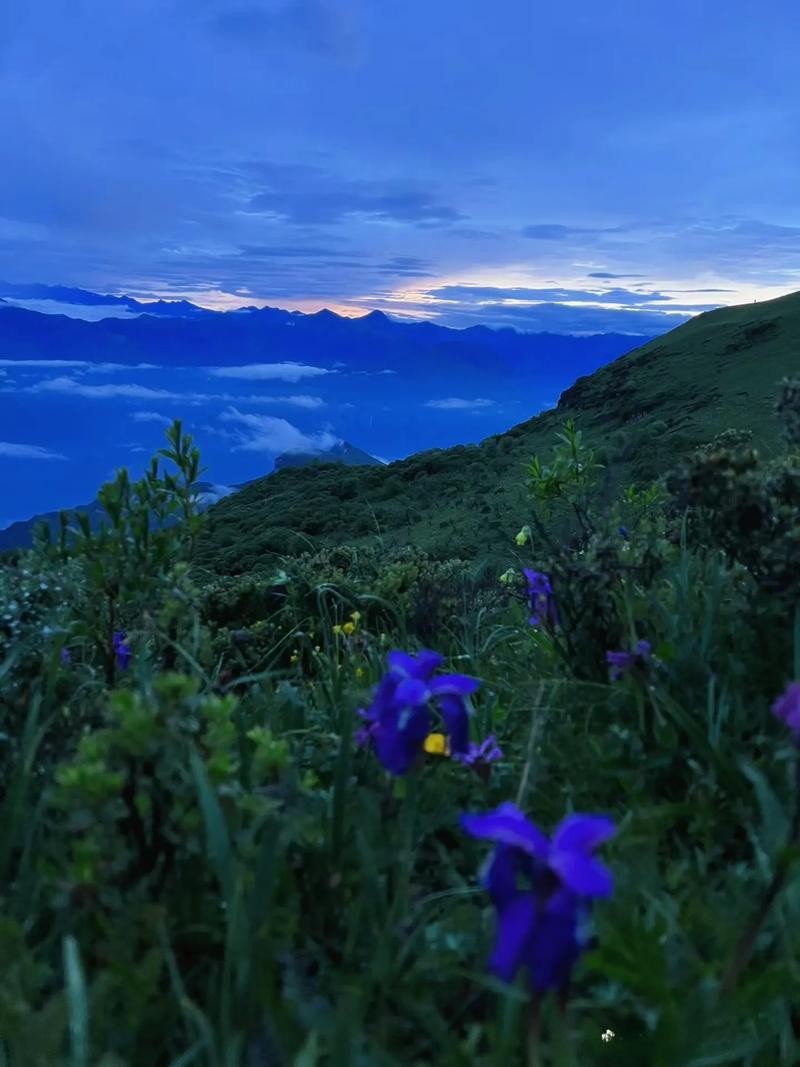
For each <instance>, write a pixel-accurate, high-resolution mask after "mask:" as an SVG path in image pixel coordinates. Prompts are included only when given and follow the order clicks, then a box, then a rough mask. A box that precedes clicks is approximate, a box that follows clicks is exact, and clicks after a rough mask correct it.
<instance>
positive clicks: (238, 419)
mask: <svg viewBox="0 0 800 1067" xmlns="http://www.w3.org/2000/svg"><path fill="white" fill-rule="evenodd" d="M220 420H221V421H222V422H226V423H233V424H235V425H236V426H237V427H242V429H241V430H240V431H238V432H237V433H236V434H235V439H236V440H235V444H234V446H233V448H234V451H237V452H275V453H280V452H289V451H300V452H306V451H310V452H314V451H319V450H324V449H328V448H332V447H333V445H335V444H338V443H339V441H340V438H338V437H336V435H335V434H332V433H330V432H329V431H327V430H323V431H320V432H318V433H313V434H306V433H303V431H302V430H299V429H298V428H297V427H296V426H293V425H292V423H290V422H288V421H287V420H286V419H279V418H275V417H274V416H272V415H249V414H245V413H243V412H241V411H239V410H237V409H236V408H234V407H231V408H228V409H227V410H226V411H224V412H223V413H222V414H221V415H220Z"/></svg>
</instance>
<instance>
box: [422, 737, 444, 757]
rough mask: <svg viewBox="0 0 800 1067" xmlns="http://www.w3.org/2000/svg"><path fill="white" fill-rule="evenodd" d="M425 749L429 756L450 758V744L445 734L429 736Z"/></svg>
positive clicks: (426, 739)
mask: <svg viewBox="0 0 800 1067" xmlns="http://www.w3.org/2000/svg"><path fill="white" fill-rule="evenodd" d="M423 748H424V749H425V751H426V752H427V753H428V755H429V756H449V755H450V742H449V741H448V740H447V738H446V737H445V735H444V734H428V736H427V737H426V738H425V744H424V745H423Z"/></svg>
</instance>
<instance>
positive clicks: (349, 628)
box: [342, 622, 356, 637]
mask: <svg viewBox="0 0 800 1067" xmlns="http://www.w3.org/2000/svg"><path fill="white" fill-rule="evenodd" d="M355 628H356V624H355V623H354V622H346V623H345V624H344V626H343V627H342V630H343V631H344V632H345V633H346V634H347V636H348V637H349V636H350V635H351V634H352V633H354V632H355Z"/></svg>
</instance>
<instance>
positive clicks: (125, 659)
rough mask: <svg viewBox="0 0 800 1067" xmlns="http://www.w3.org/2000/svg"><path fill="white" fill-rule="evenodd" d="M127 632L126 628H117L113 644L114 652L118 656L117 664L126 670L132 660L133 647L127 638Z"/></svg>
mask: <svg viewBox="0 0 800 1067" xmlns="http://www.w3.org/2000/svg"><path fill="white" fill-rule="evenodd" d="M125 638H126V634H125V631H124V630H115V631H114V636H113V638H112V644H113V646H114V652H115V653H116V657H117V666H118V667H119V669H120V670H122V671H124V670H125V669H126V668H127V666H128V664H129V663H130V661H131V648H130V645H129V644H128V642H127V641H126V640H125Z"/></svg>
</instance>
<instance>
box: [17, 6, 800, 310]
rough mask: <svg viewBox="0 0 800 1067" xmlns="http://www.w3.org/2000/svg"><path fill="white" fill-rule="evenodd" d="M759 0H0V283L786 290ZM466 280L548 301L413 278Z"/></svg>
mask: <svg viewBox="0 0 800 1067" xmlns="http://www.w3.org/2000/svg"><path fill="white" fill-rule="evenodd" d="M780 6H785V8H786V11H785V14H786V16H787V17H786V18H778V17H777V16H776V17H774V18H771V19H769V20H765V19H763V18H762V17H760V16H759V14H758V13H756V12H754V11H753V10H752V8H751V6H749V5H748V4H746V3H745V0H733V2H732V3H731V4H729V5H728V7H727V8H726V13H725V18H724V19H721V18H719V15H718V12H715V11H713V10H711V8H710V7H709V6H708V5H706V6H705V7H704V6H703V5H697V4H696V3H692V2H690V0H677V2H676V3H675V4H673V5H672V6H671V8H670V17H669V19H667V20H665V19H664V18H663V17H662V16H661V14H660V12H659V11H656V10H655V9H652V10H651V9H650V8H648V6H647V5H638V6H636V5H634V6H631V5H622V4H611V5H604V6H601V7H598V6H597V5H595V4H592V3H590V2H589V0H581V2H580V3H578V4H577V6H576V5H572V7H564V6H563V5H561V6H558V5H555V6H553V5H549V6H548V5H532V4H531V3H530V2H529V0H508V3H507V4H506V5H505V6H504V10H503V14H504V17H503V18H498V17H497V12H495V11H493V10H491V9H489V8H486V6H485V5H480V4H464V3H463V2H462V0H440V2H438V3H436V4H433V5H432V4H430V3H429V2H427V0H407V2H405V3H403V4H399V3H369V2H367V0H250V2H248V0H116V2H115V3H114V4H108V3H106V2H104V0H82V2H81V3H80V4H77V5H68V4H65V3H63V2H61V0H38V2H37V3H24V2H23V0H5V2H4V3H3V2H0V114H2V116H3V136H2V138H0V277H8V278H9V279H10V280H12V281H42V282H49V283H59V282H61V283H68V284H72V285H81V286H83V287H85V288H89V289H99V290H101V291H106V292H121V291H131V292H135V293H139V294H156V295H157V294H167V295H171V294H181V295H186V296H190V297H193V298H195V299H201V298H202V297H203V294H205V295H206V299H207V301H208V302H209V303H214V302H215V301H216V302H218V303H219V302H224V301H225V300H227V301H228V302H230V300H231V299H232V298H231V296H230V294H236V293H246V294H247V297H248V300H247V302H261V301H271V302H274V303H280V304H282V305H284V306H290V307H302V308H304V309H306V310H310V309H311V307H312V306H320V305H322V304H328V305H332V306H335V307H338V308H340V309H346V308H348V307H350V308H352V309H353V310H354V311H357V310H363V309H365V308H369V307H374V306H381V305H380V301H381V300H383V301H384V304H383V306H385V307H386V308H387V310H391V309H396V310H397V309H402V310H405V311H407V312H413V311H414V310H416V311H417V312H418V313H419V314H424V315H427V316H429V317H434V318H436V317H440V318H442V321H444V318H443V317H446V316H450V315H453V314H456V313H458V314H461V315H462V317H463V316H465V315H470V316H472V315H473V313H475V314H481V315H483V316H485V317H486V320H487V321H494V322H498V323H500V322H507V321H508V320H509V316H511V315H512V314H514V315H517V316H518V321H519V317H520V316H521V317H523V318H524V317H525V316H528V317H529V318H531V319H532V320H533V319H534V318H535V316H536V315H538V316H539V319H537V320H536V321H540V320H541V319H542V318H543V317H544V316H550V317H551V318H552V321H553V322H556V320H557V311H556V310H555V309H557V308H558V307H559V306H562V307H563V324H564V328H565V329H566V328H567V325H568V324H572V323H574V322H575V321H576V320H577V319H579V318H580V317H581V315H585V316H586V317H585V318H584V319H583V321H584V322H589V321H591V322H595V321H599V318H600V317H601V316H602V315H605V314H611V311H607V312H604V311H602V310H601V309H592V308H591V307H589V306H587V307H585V308H584V309H583V311H582V310H581V308H570V307H567V306H564V303H565V302H563V301H562V298H561V297H559V296H557V295H556V293H557V292H567V293H571V294H579V295H577V296H574V299H573V300H572V302H573V303H575V302H578V303H580V304H582V305H591V303H592V294H593V293H594V292H595V291H596V283H597V282H605V281H607V282H611V283H614V282H617V281H619V282H623V283H624V284H626V285H627V286H628V289H627V290H622V289H620V290H619V291H618V294H617V295H618V297H619V300H620V301H621V303H622V305H623V308H624V309H627V310H623V309H622V308H620V309H618V313H619V314H631V315H633V314H634V313H638V314H639V315H640V318H641V316H644V315H650V316H651V317H652V316H657V315H658V314H659V312H658V310H657V309H656V308H653V307H648V306H647V305H646V303H645V301H644V299H643V298H642V297H641V294H639V293H638V288H639V287H638V286H636V285H635V284H634V283H635V282H636V281H637V280H646V288H647V291H648V292H649V293H651V294H656V293H660V294H663V300H662V301H661V306H662V308H665V307H667V305H668V304H669V306H675V307H676V308H678V309H683V308H685V307H687V305H685V304H683V303H681V301H682V300H684V297H683V296H679V294H681V293H685V294H686V295H687V296H688V295H689V294H690V293H691V292H696V293H698V294H701V293H702V292H704V291H705V292H714V293H715V294H716V295H719V296H720V298H722V299H725V300H726V301H730V302H736V301H737V300H742V299H749V298H750V297H752V296H758V297H759V298H761V297H763V296H766V295H777V293H778V292H787V291H790V290H792V289H794V288H797V287H798V284H800V275H798V267H797V263H798V256H800V214H799V213H798V210H797V187H798V177H800V141H798V138H797V136H796V130H797V128H798V121H800V79H798V78H797V77H796V56H797V54H798V51H799V50H800V49H799V47H798V46H800V23H798V22H797V20H796V19H793V18H792V17H791V15H792V13H793V8H790V7H789V6H788V4H785V5H784V2H783V0H781V3H780V4H779V7H780ZM756 30H757V35H758V41H759V47H758V48H757V49H755V48H753V46H752V41H753V39H754V34H755V31H756ZM666 56H668V57H669V62H665V57H666ZM676 71H680V77H679V78H677V77H676V76H675V72H676ZM544 101H546V104H545V103H543V102H544ZM437 283H438V284H437ZM465 285H477V286H482V287H485V288H489V289H492V288H496V289H498V290H502V291H506V290H511V289H517V288H519V289H527V290H530V291H540V293H541V298H542V299H544V300H545V302H546V304H547V305H548V306H551V307H552V308H553V309H554V310H552V311H542V310H541V307H542V306H543V305H539V308H538V309H536V310H535V314H534V309H528V310H525V309H522V310H521V311H513V310H511V309H509V308H508V307H507V306H505V303H504V301H503V299H502V298H498V299H497V300H495V299H492V297H491V296H490V295H487V297H486V298H485V300H484V301H483V303H482V305H481V307H480V308H478V309H476V308H475V307H473V306H472V304H470V310H469V311H468V312H467V311H466V310H465V309H463V308H460V305H457V306H453V305H445V304H444V303H441V302H437V300H436V299H435V298H431V297H429V296H427V297H426V296H425V293H426V292H427V291H430V290H434V289H439V288H445V287H450V286H465ZM546 290H553V291H554V292H553V294H552V299H550V297H548V296H547V295H546ZM625 292H628V293H634V295H633V296H628V297H627V298H624V293H625ZM225 294H228V296H227V297H226V295H225ZM580 294H583V295H580ZM669 298H671V299H669ZM511 299H514V298H513V297H512V298H511ZM651 299H655V297H652V296H651ZM692 307H699V305H692ZM637 308H638V309H639V311H638V312H637V311H636V309H637ZM459 309H460V310H459ZM490 317H491V318H490ZM661 321H662V323H667V322H669V323H671V322H672V321H673V319H672V318H670V319H663V320H661Z"/></svg>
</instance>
